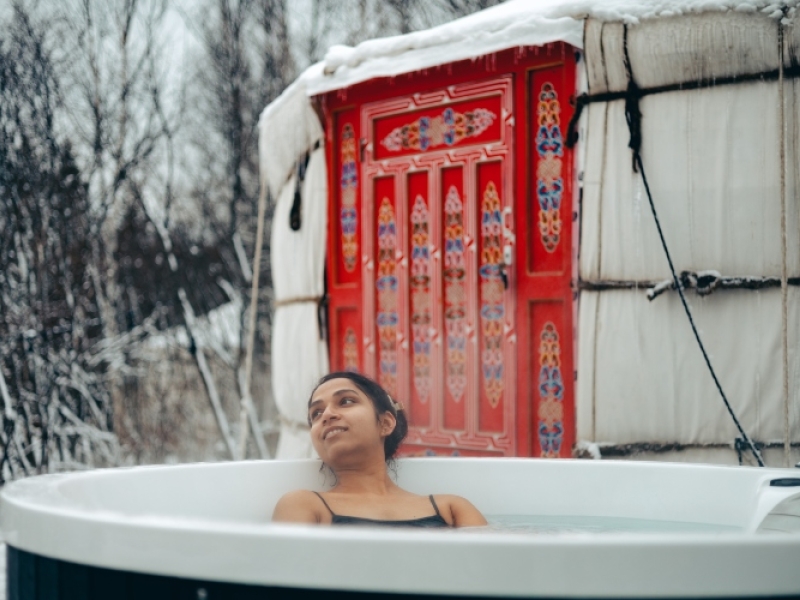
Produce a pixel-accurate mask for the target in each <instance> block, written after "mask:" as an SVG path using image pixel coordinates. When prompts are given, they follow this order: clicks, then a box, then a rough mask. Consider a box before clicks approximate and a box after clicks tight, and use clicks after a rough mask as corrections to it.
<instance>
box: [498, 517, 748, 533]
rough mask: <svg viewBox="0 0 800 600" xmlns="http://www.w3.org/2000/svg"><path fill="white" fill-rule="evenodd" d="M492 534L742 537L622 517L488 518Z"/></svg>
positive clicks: (730, 529) (712, 528)
mask: <svg viewBox="0 0 800 600" xmlns="http://www.w3.org/2000/svg"><path fill="white" fill-rule="evenodd" d="M486 520H487V521H489V528H490V529H491V530H493V531H504V532H514V533H534V534H558V533H644V534H650V533H652V534H662V533H710V534H718V533H741V532H742V529H741V528H739V527H734V526H731V525H715V524H712V523H685V522H682V521H655V520H650V519H628V518H623V517H586V516H540V515H496V516H488V517H487V518H486Z"/></svg>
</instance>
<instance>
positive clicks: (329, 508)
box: [314, 492, 439, 517]
mask: <svg viewBox="0 0 800 600" xmlns="http://www.w3.org/2000/svg"><path fill="white" fill-rule="evenodd" d="M314 493H315V494H316V495H317V498H319V499H320V500H322V503H323V504H324V505H325V508H327V509H328V512H330V513H331V516H332V517H335V516H336V513H335V512H333V511H332V510H331V507H330V506H328V503H327V502H325V498H323V497H322V494H320V493H319V492H314ZM434 506H436V505H435V504H434ZM436 512H437V513H438V512H439V511H438V510H437V511H436Z"/></svg>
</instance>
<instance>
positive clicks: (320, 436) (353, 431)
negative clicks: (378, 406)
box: [308, 378, 396, 466]
mask: <svg viewBox="0 0 800 600" xmlns="http://www.w3.org/2000/svg"><path fill="white" fill-rule="evenodd" d="M308 418H309V421H310V422H311V441H312V443H313V444H314V449H315V450H316V451H317V454H319V457H320V458H321V459H322V460H323V461H324V462H326V463H327V464H328V465H330V466H335V465H336V464H337V463H339V462H341V460H346V459H347V458H348V457H353V456H359V457H364V456H368V455H369V453H373V452H379V453H380V454H381V456H383V439H384V438H385V437H386V436H387V435H389V434H390V433H391V432H392V431H393V430H394V427H395V424H396V421H395V418H394V415H392V414H391V413H389V412H387V413H384V414H383V415H381V416H380V417H377V416H376V414H375V406H374V404H373V403H372V400H371V399H370V398H369V396H367V395H366V394H365V393H364V392H362V391H361V390H360V389H359V388H358V386H357V385H356V384H355V383H353V382H352V381H350V380H349V379H344V378H342V379H331V380H330V381H326V382H325V383H323V384H322V385H320V386H319V387H318V388H317V389H316V390H314V394H313V395H312V396H311V401H310V402H309V404H308Z"/></svg>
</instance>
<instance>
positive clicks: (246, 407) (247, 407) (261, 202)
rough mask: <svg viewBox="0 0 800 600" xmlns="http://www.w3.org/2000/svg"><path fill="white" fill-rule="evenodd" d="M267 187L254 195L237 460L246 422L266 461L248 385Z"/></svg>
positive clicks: (242, 448) (241, 451) (244, 443)
mask: <svg viewBox="0 0 800 600" xmlns="http://www.w3.org/2000/svg"><path fill="white" fill-rule="evenodd" d="M268 193H269V192H268V191H267V186H266V183H264V184H262V186H261V192H260V193H259V195H258V223H257V224H256V252H255V256H254V257H253V281H252V288H251V290H250V314H249V315H248V325H247V349H246V351H245V358H244V386H243V387H244V389H243V390H242V398H241V401H240V407H239V432H240V435H241V437H240V438H239V458H241V459H242V460H244V459H245V456H246V452H247V433H248V431H249V430H248V428H247V421H248V418H249V420H250V427H251V428H252V429H253V436H254V438H255V440H256V447H257V448H258V453H259V455H260V456H261V458H270V456H269V449H268V448H267V444H266V442H264V437H263V435H262V432H261V429H260V426H259V423H258V421H257V419H256V418H255V416H254V412H255V410H254V407H253V400H252V397H251V395H250V382H251V380H252V378H253V348H254V346H255V337H256V314H257V308H258V276H259V274H260V273H261V246H262V245H263V243H264V219H265V217H266V213H267V195H268Z"/></svg>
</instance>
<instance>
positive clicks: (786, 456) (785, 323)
mask: <svg viewBox="0 0 800 600" xmlns="http://www.w3.org/2000/svg"><path fill="white" fill-rule="evenodd" d="M784 45H785V43H784V31H783V24H782V23H781V22H780V21H778V54H779V59H780V62H779V65H778V70H779V72H780V75H779V77H778V126H779V127H780V135H779V140H780V141H779V143H780V166H779V168H780V181H781V185H780V194H781V325H782V329H783V331H782V332H781V343H782V346H783V348H782V350H783V357H782V358H783V419H784V421H783V434H784V436H783V440H784V442H783V463H784V464H783V466H784V467H786V468H789V467H791V466H792V465H791V440H790V439H789V273H788V267H787V264H786V263H787V261H786V254H787V246H788V242H787V239H786V121H785V119H786V115H785V106H784V77H783V50H784Z"/></svg>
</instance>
